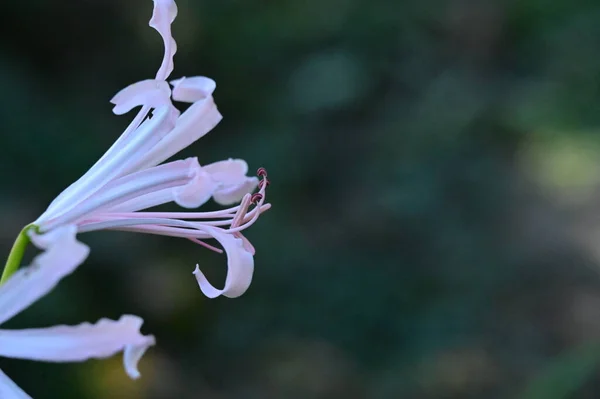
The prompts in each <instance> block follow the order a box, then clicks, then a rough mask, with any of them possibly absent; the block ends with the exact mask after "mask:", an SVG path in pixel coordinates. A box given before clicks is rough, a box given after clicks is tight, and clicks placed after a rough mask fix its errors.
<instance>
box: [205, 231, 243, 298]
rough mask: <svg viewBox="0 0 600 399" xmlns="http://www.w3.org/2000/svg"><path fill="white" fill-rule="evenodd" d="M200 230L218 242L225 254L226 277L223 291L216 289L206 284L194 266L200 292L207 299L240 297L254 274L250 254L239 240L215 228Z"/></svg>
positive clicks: (206, 281)
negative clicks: (221, 296)
mask: <svg viewBox="0 0 600 399" xmlns="http://www.w3.org/2000/svg"><path fill="white" fill-rule="evenodd" d="M202 230H205V231H206V232H207V233H208V234H210V235H211V236H213V237H214V238H215V239H216V240H217V241H219V243H220V244H221V245H222V246H223V249H224V250H225V252H226V253H227V277H226V278H225V286H224V287H223V289H222V290H220V289H217V288H215V287H214V286H213V285H212V284H211V283H209V282H208V280H207V279H206V276H204V274H202V272H201V271H200V268H199V267H198V265H196V269H195V270H194V276H196V281H198V286H199V287H200V290H201V291H202V292H203V293H204V295H206V296H207V297H209V298H216V297H218V296H220V295H224V296H226V297H229V298H236V297H238V296H240V295H242V294H243V293H244V292H246V290H247V289H248V287H249V286H250V282H251V281H252V274H253V273H254V258H253V257H252V254H251V253H250V252H248V251H247V250H246V249H245V248H244V242H243V241H242V240H241V239H239V238H236V237H234V236H233V235H231V234H227V233H224V232H222V231H221V230H219V229H217V228H208V227H206V228H202Z"/></svg>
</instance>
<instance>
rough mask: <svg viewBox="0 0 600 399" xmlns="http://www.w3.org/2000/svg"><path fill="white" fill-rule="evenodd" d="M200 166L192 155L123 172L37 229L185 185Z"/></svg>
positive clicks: (45, 228) (47, 227)
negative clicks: (143, 168)
mask: <svg viewBox="0 0 600 399" xmlns="http://www.w3.org/2000/svg"><path fill="white" fill-rule="evenodd" d="M199 168H200V166H199V165H198V161H197V160H196V159H195V158H188V159H186V160H179V161H173V162H169V163H166V164H162V165H159V166H155V167H153V168H149V169H145V170H142V171H141V172H136V173H132V174H130V175H126V176H124V177H121V178H119V179H116V180H113V181H111V182H110V183H108V184H107V185H106V186H104V187H103V188H102V189H100V190H99V191H98V192H97V193H95V194H94V195H93V196H91V197H90V198H88V199H87V200H85V201H83V202H82V203H80V204H78V206H77V207H75V208H73V209H72V211H70V212H67V213H66V214H63V215H61V216H59V217H57V218H55V219H52V220H49V221H48V222H47V223H44V224H40V225H39V226H40V229H41V230H42V231H46V230H51V229H53V228H54V227H56V226H60V225H62V224H68V223H72V222H76V221H77V220H79V219H80V218H82V217H86V216H89V215H91V214H93V213H94V212H102V211H104V210H108V209H111V208H112V207H115V206H117V205H119V204H121V203H124V202H126V201H130V200H132V199H135V198H137V197H139V196H142V195H145V194H149V193H153V192H156V191H160V190H163V189H166V188H173V187H181V186H184V185H186V184H188V183H189V182H190V180H192V179H193V178H194V176H195V175H196V173H197V170H198V169H199Z"/></svg>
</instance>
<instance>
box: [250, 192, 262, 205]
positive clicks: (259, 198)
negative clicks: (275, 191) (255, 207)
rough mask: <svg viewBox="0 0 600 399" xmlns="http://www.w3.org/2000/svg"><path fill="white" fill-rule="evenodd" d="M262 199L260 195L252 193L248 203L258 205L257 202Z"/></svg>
mask: <svg viewBox="0 0 600 399" xmlns="http://www.w3.org/2000/svg"><path fill="white" fill-rule="evenodd" d="M261 199H263V195H262V194H261V193H254V194H252V197H251V198H250V202H252V203H253V204H258V202H259V201H260V200H261Z"/></svg>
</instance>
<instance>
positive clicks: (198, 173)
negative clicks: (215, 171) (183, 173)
mask: <svg viewBox="0 0 600 399" xmlns="http://www.w3.org/2000/svg"><path fill="white" fill-rule="evenodd" d="M196 164H197V166H198V168H197V169H196V170H195V171H194V177H193V178H192V180H191V181H190V182H189V183H188V184H186V185H185V186H183V187H177V188H175V189H173V197H174V198H173V199H174V201H175V202H176V203H177V204H178V205H180V206H182V207H184V208H198V207H199V206H200V205H202V204H204V203H205V202H206V201H208V200H209V199H210V197H211V196H212V195H213V192H214V191H215V189H216V187H217V185H216V184H215V182H214V181H213V180H212V179H211V176H210V174H208V173H207V172H206V171H205V170H204V169H203V168H201V167H200V164H198V161H196Z"/></svg>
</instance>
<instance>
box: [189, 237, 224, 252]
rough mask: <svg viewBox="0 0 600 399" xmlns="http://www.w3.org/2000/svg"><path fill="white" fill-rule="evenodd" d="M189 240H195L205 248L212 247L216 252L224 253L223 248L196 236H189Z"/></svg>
mask: <svg viewBox="0 0 600 399" xmlns="http://www.w3.org/2000/svg"><path fill="white" fill-rule="evenodd" d="M188 240H190V241H192V242H195V243H196V244H200V245H202V246H203V247H204V248H207V249H210V250H211V251H215V252H217V253H220V254H222V253H223V250H222V249H221V248H217V247H213V246H212V245H210V244H207V243H205V242H204V241H202V240H199V239H197V238H196V237H188Z"/></svg>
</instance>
